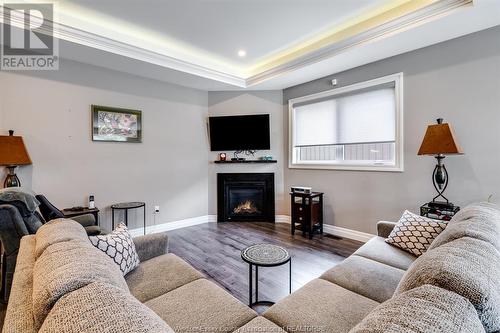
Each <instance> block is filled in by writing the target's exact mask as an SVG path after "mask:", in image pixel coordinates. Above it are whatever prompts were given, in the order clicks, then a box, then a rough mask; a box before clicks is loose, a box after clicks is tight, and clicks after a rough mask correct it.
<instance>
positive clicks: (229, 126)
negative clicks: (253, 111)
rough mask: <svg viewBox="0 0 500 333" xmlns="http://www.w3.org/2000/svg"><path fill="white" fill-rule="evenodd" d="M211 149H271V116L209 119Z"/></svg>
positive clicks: (259, 115)
mask: <svg viewBox="0 0 500 333" xmlns="http://www.w3.org/2000/svg"><path fill="white" fill-rule="evenodd" d="M208 124H209V132H210V149H211V150H212V151H223V150H266V149H270V148H271V146H270V134H269V115H268V114H258V115H248V116H223V117H209V119H208Z"/></svg>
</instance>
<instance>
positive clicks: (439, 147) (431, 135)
mask: <svg viewBox="0 0 500 333" xmlns="http://www.w3.org/2000/svg"><path fill="white" fill-rule="evenodd" d="M451 154H463V152H462V148H460V146H459V145H458V144H457V141H456V140H455V135H454V133H453V129H452V128H451V126H450V125H449V124H447V123H443V118H439V119H437V124H435V125H429V126H428V127H427V131H426V132H425V136H424V139H423V140H422V144H421V145H420V149H419V150H418V155H434V157H436V159H437V164H436V167H435V168H434V172H433V173H432V183H433V184H434V188H435V189H436V191H437V192H438V195H436V196H435V197H434V198H433V199H432V201H431V202H429V204H428V205H429V207H433V208H441V209H443V208H451V207H453V204H452V203H451V202H449V201H448V199H447V198H446V197H445V196H444V195H443V193H444V191H445V190H446V187H447V186H448V180H449V177H448V171H447V170H446V167H445V166H444V164H443V159H444V158H445V155H451ZM439 198H442V199H443V200H444V201H438V199H439Z"/></svg>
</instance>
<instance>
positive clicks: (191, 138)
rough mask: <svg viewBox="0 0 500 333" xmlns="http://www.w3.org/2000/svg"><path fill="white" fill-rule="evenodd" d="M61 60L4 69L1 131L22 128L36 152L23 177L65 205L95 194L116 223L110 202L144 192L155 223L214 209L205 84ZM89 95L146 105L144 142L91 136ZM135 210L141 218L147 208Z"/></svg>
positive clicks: (93, 100)
mask: <svg viewBox="0 0 500 333" xmlns="http://www.w3.org/2000/svg"><path fill="white" fill-rule="evenodd" d="M60 68H61V69H60V70H59V71H54V72H24V73H19V74H14V73H7V72H1V73H0V92H2V93H3V98H1V99H0V131H1V133H2V134H4V133H6V131H7V130H8V129H14V130H15V131H16V133H17V134H19V135H22V136H23V137H24V138H25V142H26V145H27V148H28V151H29V153H30V155H31V158H32V160H33V165H32V166H28V167H22V168H21V169H20V171H19V176H20V178H21V181H22V182H23V185H26V186H28V187H32V188H33V189H34V190H35V191H36V192H39V193H44V194H45V195H46V196H47V197H48V198H49V199H50V200H51V201H53V203H54V204H55V205H57V206H58V207H69V206H75V205H82V204H85V203H86V200H87V196H88V195H89V194H94V195H95V197H96V204H97V206H98V207H100V208H105V209H104V211H103V212H102V214H101V218H102V219H103V221H105V225H108V226H109V223H110V219H111V213H110V210H109V209H108V208H107V207H108V206H109V205H110V204H112V203H116V202H121V201H145V202H146V204H147V209H148V210H147V223H148V225H152V224H153V223H156V224H159V223H165V222H170V221H174V220H180V219H184V218H190V217H196V216H202V215H206V214H207V211H208V199H207V188H208V178H207V171H206V170H207V158H208V150H207V145H208V143H207V138H206V128H205V122H206V117H207V92H202V91H198V90H194V89H187V88H183V87H179V86H175V85H170V84H165V83H160V82H157V81H153V80H146V79H142V78H139V77H135V76H131V75H128V74H124V73H119V72H114V71H110V70H106V69H102V68H97V67H93V66H90V65H84V64H80V63H76V62H71V61H64V62H63V63H62V64H61V65H60ZM91 104H98V105H108V106H116V107H124V108H133V109H140V110H142V111H143V129H144V131H143V143H138V144H133V143H104V142H92V141H91V135H90V128H91V127H90V126H91V125H90V124H91V119H90V105H91ZM1 172H4V171H3V170H2V171H1ZM0 178H1V179H2V180H3V178H4V177H3V174H2V175H0ZM154 205H159V206H160V214H159V215H156V218H155V216H154V214H153V206H154ZM129 218H130V221H131V222H132V227H139V226H141V225H142V212H140V214H139V213H138V214H133V213H132V214H131V215H130V216H129ZM134 221H135V222H136V223H134Z"/></svg>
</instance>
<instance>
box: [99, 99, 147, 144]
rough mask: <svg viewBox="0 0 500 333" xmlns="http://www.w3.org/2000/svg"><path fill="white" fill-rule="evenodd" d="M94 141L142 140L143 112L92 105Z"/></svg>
mask: <svg viewBox="0 0 500 333" xmlns="http://www.w3.org/2000/svg"><path fill="white" fill-rule="evenodd" d="M91 112H92V141H111V142H142V112H141V111H139V110H130V109H120V108H114V107H109V106H101V105H92V107H91Z"/></svg>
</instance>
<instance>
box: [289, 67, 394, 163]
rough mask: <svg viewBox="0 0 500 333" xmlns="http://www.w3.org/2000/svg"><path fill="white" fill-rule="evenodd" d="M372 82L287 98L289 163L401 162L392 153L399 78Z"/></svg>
mask: <svg viewBox="0 0 500 333" xmlns="http://www.w3.org/2000/svg"><path fill="white" fill-rule="evenodd" d="M373 81H374V82H372V81H370V82H367V83H366V84H365V83H362V84H356V85H353V87H352V89H351V88H350V87H345V88H341V89H339V90H341V91H340V92H338V93H335V92H336V90H335V89H334V90H332V91H331V93H330V92H325V93H320V94H316V95H312V96H311V98H307V96H306V97H303V98H299V100H298V101H296V102H294V101H293V100H291V101H290V112H291V120H292V121H291V127H290V130H291V132H292V135H291V138H292V140H291V141H292V142H291V147H290V149H291V154H290V156H291V165H292V166H293V165H294V164H307V165H308V166H310V165H312V164H319V165H323V166H324V165H326V164H330V165H333V166H335V165H339V164H350V165H353V166H367V165H368V166H369V165H377V166H384V165H387V166H392V167H395V166H396V164H397V163H399V162H400V161H401V160H402V158H401V156H400V151H397V150H398V149H399V148H400V147H401V142H399V141H400V140H398V133H400V130H401V129H400V128H398V126H401V121H400V119H401V117H400V111H401V110H400V106H401V101H400V100H398V98H400V96H401V94H400V92H399V86H398V84H399V78H398V77H397V75H395V76H392V77H389V78H381V79H376V80H373ZM399 150H400V149H399ZM401 154H402V153H401ZM397 167H398V171H399V170H400V169H401V168H400V167H399V166H397Z"/></svg>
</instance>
